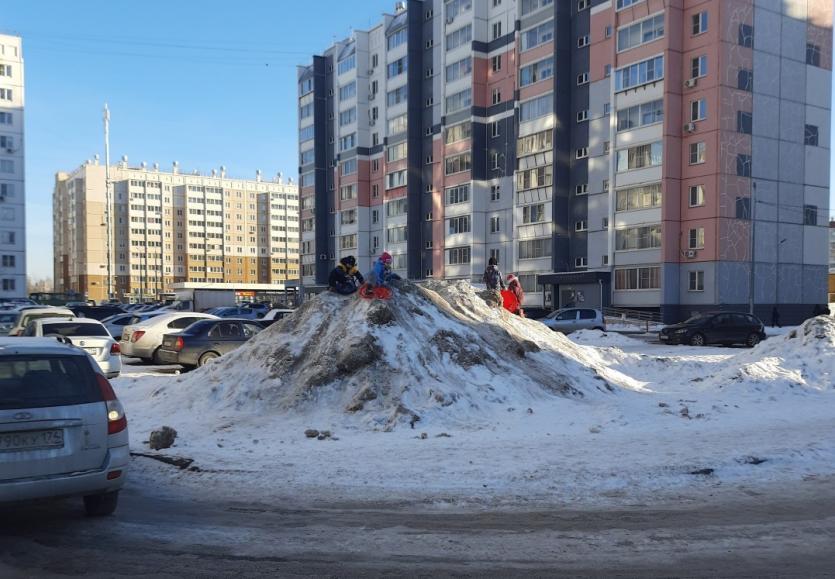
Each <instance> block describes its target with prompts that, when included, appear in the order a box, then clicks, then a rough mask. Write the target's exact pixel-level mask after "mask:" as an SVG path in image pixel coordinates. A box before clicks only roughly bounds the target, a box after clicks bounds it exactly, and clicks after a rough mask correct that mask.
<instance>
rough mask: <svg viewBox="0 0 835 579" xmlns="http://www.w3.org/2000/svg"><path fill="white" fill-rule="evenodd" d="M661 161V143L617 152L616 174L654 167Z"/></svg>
mask: <svg viewBox="0 0 835 579" xmlns="http://www.w3.org/2000/svg"><path fill="white" fill-rule="evenodd" d="M662 160H663V146H662V144H661V141H657V142H655V143H651V144H649V145H638V146H636V147H630V148H629V149H621V150H620V151H618V152H617V172H618V173H622V172H624V171H631V170H633V169H643V168H646V167H656V166H658V165H661V163H662Z"/></svg>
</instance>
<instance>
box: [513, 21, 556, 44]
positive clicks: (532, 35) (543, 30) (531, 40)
mask: <svg viewBox="0 0 835 579" xmlns="http://www.w3.org/2000/svg"><path fill="white" fill-rule="evenodd" d="M521 36H522V52H524V51H526V50H530V49H532V48H536V47H537V46H539V45H541V44H545V43H546V42H551V41H552V40H554V20H553V19H552V20H549V21H548V22H543V23H542V24H540V25H539V26H535V27H534V28H531V29H529V30H525V31H523V32H522V34H521Z"/></svg>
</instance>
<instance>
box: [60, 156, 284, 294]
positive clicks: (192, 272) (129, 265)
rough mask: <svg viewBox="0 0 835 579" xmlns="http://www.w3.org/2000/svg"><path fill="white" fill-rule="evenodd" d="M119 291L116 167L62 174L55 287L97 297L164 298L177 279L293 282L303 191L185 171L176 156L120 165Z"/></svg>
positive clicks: (279, 181) (279, 183)
mask: <svg viewBox="0 0 835 579" xmlns="http://www.w3.org/2000/svg"><path fill="white" fill-rule="evenodd" d="M110 180H111V188H112V189H111V191H112V204H113V208H112V209H113V210H112V213H111V215H112V227H111V231H112V237H111V245H110V247H111V251H112V257H111V260H110V272H111V274H110V275H111V278H110V279H111V281H110V291H108V273H107V272H108V243H107V215H106V211H105V208H106V205H107V202H106V195H105V193H106V188H107V181H106V171H105V167H104V166H103V165H100V164H99V163H98V159H96V160H94V161H87V162H86V163H84V164H83V165H81V166H80V167H78V168H77V169H75V170H74V171H72V172H70V173H64V172H60V173H58V174H57V175H56V177H55V189H54V192H53V234H54V241H53V244H54V255H53V259H54V274H55V275H54V279H55V291H57V292H60V291H76V292H79V293H82V294H86V295H87V296H88V298H89V299H95V300H99V299H104V298H106V297H107V296H108V294H109V293H110V294H112V295H113V296H114V297H116V298H119V299H126V300H133V301H136V300H143V299H150V298H155V297H156V296H158V295H159V294H160V293H167V292H170V291H171V286H172V284H174V283H181V282H199V283H238V284H255V283H258V284H283V283H285V282H288V281H293V280H298V277H299V269H298V268H299V265H298V264H299V205H298V203H299V202H298V188H297V187H296V185H295V183H293V182H292V179H291V180H289V181H285V180H284V179H283V178H282V177H281V174H279V175H278V176H277V177H276V178H275V179H273V180H272V181H267V180H264V179H262V178H261V174H260V171H259V172H258V173H257V176H256V178H255V179H239V178H234V177H230V176H228V175H227V174H226V170H225V169H224V168H223V167H221V169H220V170H219V171H217V170H212V172H211V174H210V175H200V174H199V173H197V172H193V173H191V174H186V173H181V172H180V168H179V166H178V164H177V163H176V162H175V163H174V165H173V167H172V170H171V171H168V172H165V171H162V170H160V169H159V166H158V165H154V166H153V167H148V166H147V164H146V163H142V164H141V166H139V167H130V166H129V165H128V162H127V158H126V157H123V158H122V161H121V162H120V163H118V164H117V165H114V166H111V169H110Z"/></svg>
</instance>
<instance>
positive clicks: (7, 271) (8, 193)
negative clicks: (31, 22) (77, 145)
mask: <svg viewBox="0 0 835 579" xmlns="http://www.w3.org/2000/svg"><path fill="white" fill-rule="evenodd" d="M23 97H24V94H23V52H22V44H21V40H20V37H18V36H8V35H5V34H0V300H2V299H3V298H16V297H23V296H25V295H26V188H25V177H24V162H23V161H24V155H23V103H24V100H23Z"/></svg>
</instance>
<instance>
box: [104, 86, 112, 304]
mask: <svg viewBox="0 0 835 579" xmlns="http://www.w3.org/2000/svg"><path fill="white" fill-rule="evenodd" d="M110 185H111V183H110V109H109V108H108V107H107V103H104V187H105V193H104V199H105V201H104V223H105V229H106V230H107V299H108V300H110V299H112V298H113V271H112V261H113V248H112V232H111V226H112V223H111V221H112V219H111V207H110V206H111V194H110Z"/></svg>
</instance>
